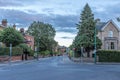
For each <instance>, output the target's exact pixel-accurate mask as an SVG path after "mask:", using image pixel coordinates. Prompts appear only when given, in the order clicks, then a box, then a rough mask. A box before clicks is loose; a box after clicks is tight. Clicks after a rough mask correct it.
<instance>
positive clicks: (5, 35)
mask: <svg viewBox="0 0 120 80" xmlns="http://www.w3.org/2000/svg"><path fill="white" fill-rule="evenodd" d="M0 41H1V42H3V43H5V44H6V46H7V47H8V46H10V43H11V44H12V46H16V45H19V44H20V43H23V42H24V37H23V36H22V35H21V33H20V32H18V31H17V30H15V29H14V28H11V27H8V28H5V29H4V30H3V31H1V32H0Z"/></svg>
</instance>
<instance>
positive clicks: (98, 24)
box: [96, 22, 106, 31]
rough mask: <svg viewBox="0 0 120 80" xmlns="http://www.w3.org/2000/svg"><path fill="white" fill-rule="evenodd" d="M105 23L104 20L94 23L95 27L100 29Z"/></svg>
mask: <svg viewBox="0 0 120 80" xmlns="http://www.w3.org/2000/svg"><path fill="white" fill-rule="evenodd" d="M105 25H106V22H99V23H97V24H96V29H97V30H98V31H101V29H102V28H103V27H104V26H105Z"/></svg>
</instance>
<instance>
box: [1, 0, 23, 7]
mask: <svg viewBox="0 0 120 80" xmlns="http://www.w3.org/2000/svg"><path fill="white" fill-rule="evenodd" d="M5 6H23V4H22V3H19V2H18V1H17V0H0V7H5Z"/></svg>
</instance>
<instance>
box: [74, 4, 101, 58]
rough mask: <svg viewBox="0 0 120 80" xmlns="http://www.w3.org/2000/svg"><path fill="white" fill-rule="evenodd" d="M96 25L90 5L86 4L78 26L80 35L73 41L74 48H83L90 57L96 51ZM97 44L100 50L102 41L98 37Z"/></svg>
mask: <svg viewBox="0 0 120 80" xmlns="http://www.w3.org/2000/svg"><path fill="white" fill-rule="evenodd" d="M95 24H96V22H95V20H94V15H93V14H92V11H91V9H90V7H89V5H88V4H86V5H85V7H84V10H83V11H82V13H81V17H80V21H79V23H78V24H77V29H78V33H77V36H76V37H75V40H74V41H73V46H74V47H76V48H79V49H80V47H81V46H83V47H84V48H85V50H86V52H87V56H88V57H89V56H90V51H91V50H93V49H94V39H95V38H94V37H95V27H96V26H95ZM96 34H97V32H96ZM96 42H97V43H96V45H97V48H99V47H100V46H101V41H100V39H98V37H96Z"/></svg>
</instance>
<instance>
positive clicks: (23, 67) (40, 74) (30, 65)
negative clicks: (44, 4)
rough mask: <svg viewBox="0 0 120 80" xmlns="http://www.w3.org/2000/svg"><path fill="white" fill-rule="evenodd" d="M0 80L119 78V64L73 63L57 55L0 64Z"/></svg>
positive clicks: (95, 79) (107, 79)
mask: <svg viewBox="0 0 120 80" xmlns="http://www.w3.org/2000/svg"><path fill="white" fill-rule="evenodd" d="M0 80H120V65H95V64H92V63H74V62H72V61H70V60H69V58H68V57H67V56H58V57H50V58H44V59H39V61H36V60H32V61H24V62H18V63H12V64H11V65H9V64H8V65H4V66H0Z"/></svg>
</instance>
